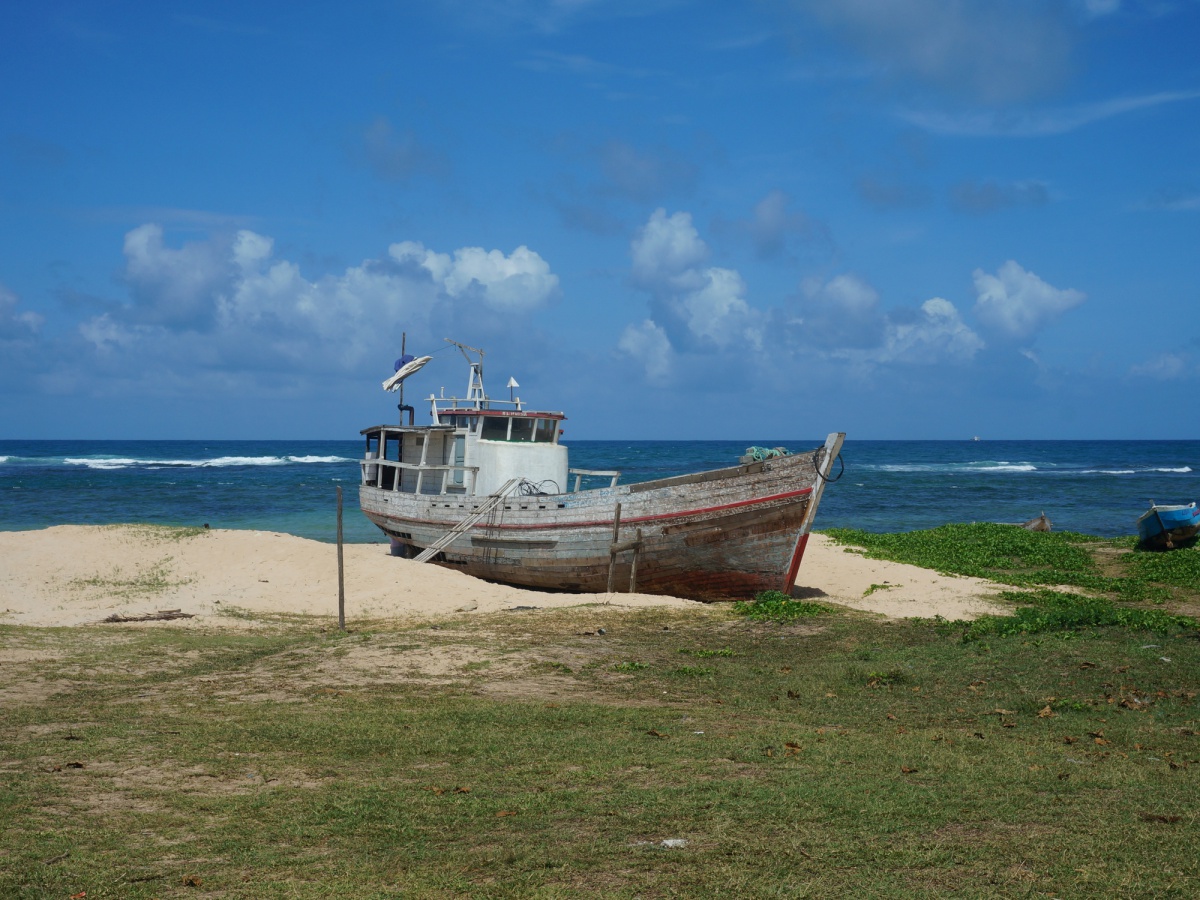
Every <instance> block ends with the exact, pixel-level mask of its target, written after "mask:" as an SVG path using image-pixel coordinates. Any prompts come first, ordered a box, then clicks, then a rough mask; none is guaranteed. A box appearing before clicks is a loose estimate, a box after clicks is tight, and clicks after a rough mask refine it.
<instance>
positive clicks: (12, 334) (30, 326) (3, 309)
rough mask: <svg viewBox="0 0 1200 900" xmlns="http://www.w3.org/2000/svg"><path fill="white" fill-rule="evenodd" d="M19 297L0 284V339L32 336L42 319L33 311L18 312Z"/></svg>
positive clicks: (18, 338)
mask: <svg viewBox="0 0 1200 900" xmlns="http://www.w3.org/2000/svg"><path fill="white" fill-rule="evenodd" d="M20 302H21V301H20V298H19V297H18V296H17V295H16V294H14V293H13V292H12V291H10V290H9V289H8V288H6V287H5V286H4V285H2V284H0V340H5V341H9V340H12V341H18V340H27V339H29V338H32V337H34V336H35V335H36V334H37V333H38V331H39V330H40V329H41V327H42V322H43V321H44V319H43V318H42V317H41V316H40V315H38V314H37V313H35V312H32V311H29V310H26V311H24V312H20V311H18V310H17V307H18V306H19V305H20Z"/></svg>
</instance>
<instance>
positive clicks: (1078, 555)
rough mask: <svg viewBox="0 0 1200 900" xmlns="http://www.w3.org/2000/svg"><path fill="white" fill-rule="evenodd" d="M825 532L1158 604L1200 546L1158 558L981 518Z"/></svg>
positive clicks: (984, 571)
mask: <svg viewBox="0 0 1200 900" xmlns="http://www.w3.org/2000/svg"><path fill="white" fill-rule="evenodd" d="M825 533H826V534H828V535H829V537H831V538H833V540H835V541H837V542H838V543H840V544H847V545H852V546H854V547H861V548H864V549H865V551H866V555H867V556H869V557H872V558H875V559H890V560H894V561H896V562H903V563H910V564H912V565H915V566H921V567H923V568H926V569H935V570H937V571H939V572H945V573H948V574H952V575H970V576H973V577H976V578H987V579H990V580H992V581H998V582H1001V583H1002V584H1010V585H1015V586H1020V587H1055V586H1067V585H1069V586H1073V587H1078V588H1081V589H1083V590H1085V591H1089V592H1092V593H1099V594H1108V595H1111V596H1113V597H1114V598H1115V599H1120V600H1125V601H1142V600H1151V601H1155V602H1164V601H1166V600H1168V599H1170V597H1171V593H1172V592H1171V590H1170V586H1172V585H1176V586H1185V587H1186V586H1188V585H1196V584H1200V551H1197V550H1196V549H1195V548H1191V549H1183V550H1180V551H1176V552H1177V553H1179V554H1181V556H1180V557H1179V559H1178V560H1175V559H1165V558H1164V557H1165V556H1169V555H1172V554H1160V553H1153V552H1147V551H1141V550H1137V549H1136V547H1135V541H1134V539H1132V538H1116V539H1105V538H1097V537H1092V536H1090V535H1086V534H1076V533H1074V532H1070V531H1056V532H1038V531H1026V530H1025V529H1024V528H1021V527H1019V526H1016V525H996V524H991V523H986V522H982V523H975V524H970V525H942V526H941V527H939V528H932V529H928V530H925V531H909V532H898V533H893V534H875V533H872V532H869V531H860V530H858V529H853V528H831V529H829V531H827V532H825ZM1125 557H1129V558H1128V559H1126V558H1125ZM1189 579H1190V580H1189Z"/></svg>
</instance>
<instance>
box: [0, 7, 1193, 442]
mask: <svg viewBox="0 0 1200 900" xmlns="http://www.w3.org/2000/svg"><path fill="white" fill-rule="evenodd" d="M1198 38H1200V3H1198V2H1196V0H1061V2H1060V0H1036V2H1034V0H1029V2H1025V0H1012V2H969V0H889V2H884V0H791V2H784V0H778V2H775V0H761V2H757V3H748V4H717V3H707V2H694V3H693V2H682V0H679V2H671V0H639V2H628V3H627V2H622V0H612V2H602V0H558V2H554V0H529V2H500V0H496V2H466V0H431V2H426V3H421V4H417V3H403V2H393V3H386V2H370V3H367V2H355V0H349V2H343V3H339V4H293V3H286V4H285V3H271V2H263V3H253V4H245V3H216V2H211V3H206V2H197V3H162V4H144V3H122V2H96V3H59V2H53V0H48V2H44V3H37V4H32V3H26V4H21V3H10V4H5V5H4V6H3V9H0V81H2V83H3V84H4V85H5V89H4V91H3V94H2V99H0V359H2V361H3V364H2V366H0V437H5V438H53V437H63V438H68V437H69V438H275V437H278V438H341V437H353V436H356V435H357V432H358V430H359V429H360V428H362V427H365V426H367V425H371V424H376V423H378V422H382V421H391V420H392V419H393V417H394V416H395V408H394V405H395V402H396V398H395V397H394V395H391V394H386V393H384V392H383V391H382V390H381V389H380V387H379V385H380V382H381V381H382V380H383V379H384V378H386V377H387V376H388V375H389V374H390V373H391V370H392V363H393V361H394V360H395V358H396V357H397V356H398V355H399V351H400V339H401V334H402V333H404V332H407V335H408V349H409V351H410V352H415V353H419V354H420V353H432V352H434V351H438V352H436V353H434V362H433V363H431V364H430V365H429V366H427V367H426V368H425V369H424V370H423V371H422V372H420V373H419V374H418V375H416V376H414V378H413V379H412V381H411V382H410V384H411V387H410V388H409V389H408V395H407V399H408V400H409V401H412V400H413V399H414V397H422V396H427V395H428V394H429V393H430V392H433V391H440V389H441V388H442V387H445V389H446V391H447V393H448V394H449V393H461V392H462V390H463V388H464V387H465V382H466V372H465V368H464V364H463V362H462V358H461V356H458V355H457V352H456V351H453V350H452V349H449V345H447V344H445V343H444V341H443V338H447V337H449V338H454V339H456V340H459V341H462V342H464V343H467V344H471V345H474V346H477V347H482V348H484V349H485V350H486V351H487V357H486V376H487V380H488V387H489V390H490V392H491V393H492V394H494V395H498V396H503V395H505V394H506V391H505V389H504V384H505V382H506V381H507V379H508V378H509V376H514V377H516V378H517V380H518V381H519V382H520V384H521V387H520V390H519V391H518V393H519V394H520V395H521V396H522V397H523V398H524V399H525V400H526V401H527V402H528V403H529V404H530V405H531V406H533V407H534V408H544V409H556V410H563V411H565V412H566V413H567V415H568V417H569V422H568V423H567V433H568V436H569V437H575V438H621V439H642V438H663V439H670V438H729V439H738V440H740V439H747V440H749V439H759V438H778V439H794V438H811V437H817V436H820V435H824V434H825V433H826V432H828V431H833V430H844V431H847V432H848V433H849V434H850V437H851V438H856V437H857V438H918V439H921V438H926V439H935V438H951V439H953V438H966V437H970V436H973V435H979V436H982V437H985V438H1142V437H1144V438H1169V437H1180V438H1184V437H1191V438H1194V437H1197V436H1200V430H1198V428H1197V424H1196V411H1197V410H1198V409H1200V405H1198V404H1197V403H1196V400H1195V397H1196V394H1197V389H1198V388H1200V313H1198V308H1200V304H1198V301H1200V242H1198V238H1200V54H1198V53H1197V52H1196V46H1197V39H1198ZM417 405H418V409H419V412H420V413H422V414H423V407H422V405H421V404H417Z"/></svg>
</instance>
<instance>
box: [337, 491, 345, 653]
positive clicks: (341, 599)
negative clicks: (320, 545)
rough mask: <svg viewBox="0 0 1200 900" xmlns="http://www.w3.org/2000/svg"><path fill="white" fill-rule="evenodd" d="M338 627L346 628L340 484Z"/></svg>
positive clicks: (338, 499) (340, 494)
mask: <svg viewBox="0 0 1200 900" xmlns="http://www.w3.org/2000/svg"><path fill="white" fill-rule="evenodd" d="M337 503H338V513H337V545H338V629H339V630H341V631H345V630H346V574H345V572H346V566H345V561H344V559H343V556H342V486H341V485H340V484H339V485H338V489H337Z"/></svg>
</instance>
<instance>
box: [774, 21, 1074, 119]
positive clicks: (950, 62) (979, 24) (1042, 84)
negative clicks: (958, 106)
mask: <svg viewBox="0 0 1200 900" xmlns="http://www.w3.org/2000/svg"><path fill="white" fill-rule="evenodd" d="M795 4H796V6H797V7H799V8H800V9H802V10H804V11H806V12H807V13H808V14H809V15H810V16H812V17H813V18H814V19H816V20H817V21H819V22H822V23H824V24H825V25H826V26H828V27H829V28H830V29H831V30H833V31H834V32H835V33H836V34H838V35H840V36H842V37H843V38H845V39H846V40H847V41H848V42H849V43H851V44H853V45H854V46H856V47H857V48H858V49H859V50H860V51H861V52H862V53H863V54H864V55H866V56H867V57H868V58H869V59H871V60H872V61H874V62H875V64H876V65H877V66H878V67H879V68H880V70H881V71H882V72H883V73H885V75H886V76H889V77H891V78H892V79H893V80H895V79H897V78H911V79H915V80H916V81H918V82H920V83H922V84H924V85H928V86H931V87H934V88H937V89H939V90H942V91H944V92H946V93H949V94H956V95H960V96H964V97H966V98H968V99H972V100H979V101H983V102H985V103H989V104H1005V103H1014V102H1021V101H1024V100H1028V99H1030V98H1032V97H1035V96H1038V95H1040V94H1043V93H1045V92H1047V91H1049V90H1052V89H1054V88H1056V87H1057V86H1058V85H1059V84H1061V83H1062V81H1063V79H1064V77H1065V75H1066V74H1067V72H1068V71H1069V65H1070V62H1069V61H1070V58H1071V55H1072V50H1073V44H1074V36H1073V34H1072V32H1071V29H1070V28H1069V27H1068V21H1067V20H1066V18H1065V17H1064V16H1063V15H1062V10H1061V8H1060V6H1059V5H1058V4H1052V3H1042V2H1037V0H1015V2H1010V3H1004V4H990V3H963V2H961V0H889V2H879V0H838V2H832V3H831V2H829V0H795Z"/></svg>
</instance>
